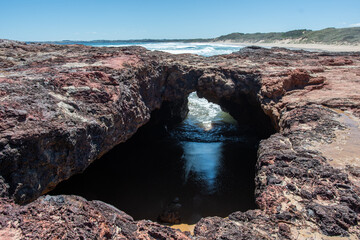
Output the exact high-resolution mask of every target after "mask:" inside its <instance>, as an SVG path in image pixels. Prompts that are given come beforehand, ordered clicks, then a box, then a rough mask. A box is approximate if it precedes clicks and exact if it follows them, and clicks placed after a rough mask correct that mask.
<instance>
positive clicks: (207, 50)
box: [94, 42, 243, 57]
mask: <svg viewBox="0 0 360 240" xmlns="http://www.w3.org/2000/svg"><path fill="white" fill-rule="evenodd" d="M94 46H98V47H125V46H142V47H145V48H147V49H149V50H152V51H164V52H168V53H172V54H184V53H192V54H198V55H202V56H206V57H209V56H214V55H221V54H229V53H232V52H235V51H239V50H240V49H241V48H243V46H239V45H227V44H221V43H184V42H162V43H117V44H106V43H104V44H96V45H94Z"/></svg>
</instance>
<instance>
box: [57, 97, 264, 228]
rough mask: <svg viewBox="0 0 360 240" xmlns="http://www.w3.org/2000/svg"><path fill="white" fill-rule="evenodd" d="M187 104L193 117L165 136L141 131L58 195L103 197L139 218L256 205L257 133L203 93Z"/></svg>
mask: <svg viewBox="0 0 360 240" xmlns="http://www.w3.org/2000/svg"><path fill="white" fill-rule="evenodd" d="M188 106H189V114H188V116H187V118H186V119H185V120H184V121H183V122H182V123H181V124H179V125H178V126H176V127H175V128H173V129H168V130H167V133H166V134H165V135H163V134H161V135H159V136H154V135H150V136H149V135H148V134H147V135H146V134H144V133H141V131H139V132H138V133H137V134H135V135H134V137H132V138H131V139H130V140H129V141H128V142H126V143H124V144H120V145H119V146H117V147H116V148H114V149H113V150H111V151H110V152H109V153H107V154H106V155H105V156H103V157H102V158H101V159H100V160H97V161H95V162H94V163H93V164H92V165H91V166H90V167H89V168H88V169H87V170H86V171H85V172H84V173H82V174H79V175H76V176H74V177H72V178H71V179H69V180H68V181H65V182H63V183H61V184H59V186H58V187H57V188H56V189H55V190H54V191H53V192H52V193H51V194H76V195H80V196H83V197H85V198H86V199H88V200H95V199H96V200H102V201H104V202H107V203H110V204H112V205H114V206H116V207H117V208H119V209H121V210H123V211H125V212H126V213H128V214H130V215H131V216H132V217H134V219H150V220H154V221H156V220H161V221H165V222H166V221H170V222H171V221H172V222H175V221H180V222H182V223H188V224H192V223H195V222H196V221H198V220H199V219H200V218H201V217H206V216H222V217H226V216H227V215H228V214H230V213H231V212H234V211H237V210H243V211H244V210H247V209H254V208H255V200H254V175H255V169H254V168H255V161H256V150H257V143H258V138H257V137H256V135H254V133H253V132H251V129H250V128H248V127H246V126H239V125H237V123H236V121H235V120H234V119H233V118H232V117H231V116H230V115H229V114H227V113H225V112H223V111H221V108H220V107H219V106H218V105H216V104H213V103H209V102H208V101H207V100H205V99H202V98H198V97H197V95H196V93H192V94H190V96H189V105H188ZM152 134H154V132H152Z"/></svg>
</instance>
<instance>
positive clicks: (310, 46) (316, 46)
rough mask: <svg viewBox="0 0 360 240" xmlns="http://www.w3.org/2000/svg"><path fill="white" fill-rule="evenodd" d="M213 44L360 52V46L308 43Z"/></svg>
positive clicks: (221, 42)
mask: <svg viewBox="0 0 360 240" xmlns="http://www.w3.org/2000/svg"><path fill="white" fill-rule="evenodd" d="M213 43H218V44H228V45H239V46H259V47H283V48H290V49H303V50H310V51H329V52H360V45H328V44H320V43H316V44H306V43H286V42H274V43H261V42H255V43H252V42H233V41H217V42H213Z"/></svg>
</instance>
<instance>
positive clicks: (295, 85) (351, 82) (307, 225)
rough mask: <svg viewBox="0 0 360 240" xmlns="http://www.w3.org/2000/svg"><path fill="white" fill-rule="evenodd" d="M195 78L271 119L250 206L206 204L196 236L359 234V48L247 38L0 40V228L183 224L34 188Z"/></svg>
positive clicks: (146, 234)
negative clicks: (143, 42)
mask: <svg viewBox="0 0 360 240" xmlns="http://www.w3.org/2000/svg"><path fill="white" fill-rule="evenodd" d="M193 91H197V92H198V95H199V96H202V97H206V98H207V99H208V100H210V101H213V102H215V103H218V104H220V105H221V106H222V108H223V109H225V110H227V111H228V112H229V113H230V114H231V115H232V116H234V117H235V118H236V120H238V121H239V122H248V123H252V124H253V127H255V128H257V129H258V130H259V131H261V132H267V133H271V132H272V129H276V131H277V132H278V133H276V134H273V135H272V136H271V137H269V138H268V139H266V140H263V141H262V142H261V144H260V147H259V150H258V161H257V165H256V167H257V174H256V177H255V183H256V192H255V194H256V203H257V205H258V206H259V209H258V210H251V211H247V212H245V213H243V212H235V213H233V214H231V215H230V216H229V218H227V219H222V218H218V217H208V218H204V219H202V220H201V221H200V222H199V223H198V224H197V225H196V227H195V230H194V238H195V239H300V238H306V237H318V238H324V239H327V238H329V237H330V236H338V237H339V238H340V239H341V238H343V239H349V238H350V239H357V238H360V230H359V226H358V219H359V213H360V198H359V194H360V188H359V186H360V185H359V184H360V173H359V172H360V159H359V156H360V150H359V148H358V143H359V142H360V134H359V122H360V120H359V117H360V97H359V96H360V54H359V53H337V54H332V53H310V52H304V51H290V50H285V49H279V48H275V49H262V48H245V49H243V50H241V51H240V52H237V53H234V54H230V55H223V56H215V57H208V58H206V57H201V56H195V55H190V54H184V55H171V54H168V53H162V52H150V51H147V50H145V49H144V48H140V47H128V48H94V47H86V46H79V45H74V46H58V45H38V44H24V43H20V42H14V41H7V40H0V174H1V176H2V177H1V178H0V197H1V199H0V212H1V214H0V237H2V238H6V237H7V238H10V239H19V238H24V239H29V238H34V239H36V238H50V237H56V236H58V235H59V234H67V235H68V236H69V238H73V237H77V236H82V237H83V238H115V239H116V238H118V239H121V238H127V239H186V238H189V235H187V234H184V233H182V232H180V231H176V230H172V229H169V228H166V227H163V226H161V225H159V224H156V223H152V222H148V221H138V222H136V221H133V220H132V218H131V217H130V216H128V215H126V214H125V213H123V212H121V211H119V210H117V209H114V208H112V207H110V206H109V205H106V204H105V203H101V202H94V201H86V200H85V199H82V198H79V197H75V196H73V197H65V196H57V197H49V196H43V197H40V198H39V196H40V195H42V194H45V193H46V192H48V191H49V190H51V189H52V188H53V187H54V186H56V184H57V183H59V182H60V181H62V180H65V179H67V178H69V177H70V176H72V175H73V174H75V173H80V172H82V171H83V170H84V169H85V168H86V167H87V166H89V164H91V162H92V161H94V160H95V159H97V158H99V157H100V156H102V155H103V154H104V153H106V152H107V151H109V150H110V149H111V148H113V147H114V146H115V145H117V144H118V143H121V142H124V141H126V140H127V139H129V138H130V137H131V136H132V135H133V134H134V133H135V132H136V130H137V129H138V128H139V127H140V126H142V125H144V124H145V123H146V122H148V121H149V119H150V114H151V113H152V112H153V113H154V111H155V110H157V109H160V107H162V106H163V107H162V108H161V109H162V110H163V112H162V113H161V114H158V118H159V120H164V121H172V120H174V121H179V120H181V119H183V118H184V116H185V113H186V109H184V104H186V101H185V100H184V99H186V97H187V95H188V94H189V93H190V92H193ZM164 106H167V107H166V108H165V107H164ZM161 109H160V112H161ZM164 109H166V110H164ZM35 199H36V200H35ZM28 202H31V203H29V204H27V205H25V206H21V205H18V203H28ZM84 216H85V217H84ZM59 236H60V235H59ZM329 239H330V238H329Z"/></svg>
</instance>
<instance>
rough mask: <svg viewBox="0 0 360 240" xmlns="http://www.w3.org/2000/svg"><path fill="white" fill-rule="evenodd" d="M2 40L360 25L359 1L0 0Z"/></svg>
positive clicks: (187, 34) (213, 34) (210, 33)
mask: <svg viewBox="0 0 360 240" xmlns="http://www.w3.org/2000/svg"><path fill="white" fill-rule="evenodd" d="M0 6H1V8H0V38H6V39H15V40H23V41H37V40H38V41H43V40H64V39H69V40H94V39H143V38H197V37H200V38H208V37H216V36H220V35H224V34H228V33H232V32H244V33H251V32H276V31H289V30H293V29H300V28H307V29H313V30H318V29H322V28H326V27H337V28H340V27H349V26H360V0H301V1H298V0H252V1H242V0H237V1H235V0H181V1H180V0H177V1H173V0H153V1H151V0H118V1H115V0H101V1H95V0H46V1H45V0H0Z"/></svg>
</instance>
